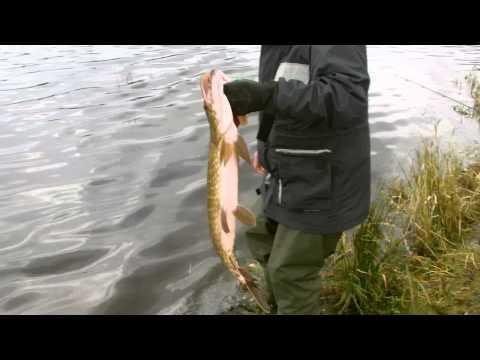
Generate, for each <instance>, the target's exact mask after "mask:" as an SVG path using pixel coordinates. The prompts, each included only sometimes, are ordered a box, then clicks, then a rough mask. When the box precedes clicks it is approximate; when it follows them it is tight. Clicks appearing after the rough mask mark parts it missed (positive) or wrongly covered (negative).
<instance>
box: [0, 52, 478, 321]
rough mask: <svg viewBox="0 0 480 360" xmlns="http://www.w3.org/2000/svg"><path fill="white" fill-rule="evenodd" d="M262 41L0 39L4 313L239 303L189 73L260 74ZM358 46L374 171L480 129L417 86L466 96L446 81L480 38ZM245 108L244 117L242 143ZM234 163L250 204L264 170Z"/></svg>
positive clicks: (466, 65)
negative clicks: (210, 224) (219, 243)
mask: <svg viewBox="0 0 480 360" xmlns="http://www.w3.org/2000/svg"><path fill="white" fill-rule="evenodd" d="M259 50H260V47H259V46H231V45H225V46H199V45H192V46H184V45H182V46H1V47H0V205H1V207H0V313H2V314H119V313H120V314H124V313H129V314H176V313H180V314H185V313H188V314H192V313H193V314H216V313H220V312H221V311H223V310H224V309H225V308H226V307H227V306H229V305H230V304H232V303H233V302H235V299H236V287H235V284H234V283H233V281H232V278H231V277H230V275H229V274H228V273H226V272H225V271H224V269H223V267H222V266H221V265H220V263H219V260H218V258H217V257H216V256H215V254H214V253H213V251H212V248H211V246H210V242H209V238H208V232H207V226H206V214H205V199H206V188H205V174H206V161H207V142H208V126H207V122H206V119H205V116H204V113H203V111H202V108H201V100H200V94H199V91H198V78H199V75H200V74H201V73H202V72H204V71H207V70H209V69H211V68H213V67H217V68H220V69H222V70H223V71H224V72H225V73H226V74H228V75H229V76H231V77H233V78H250V79H255V78H256V74H257V71H258V56H259ZM368 50H369V64H370V65H369V67H370V73H371V77H372V86H371V93H370V112H371V117H370V121H371V124H372V125H371V128H372V161H373V177H374V184H377V183H378V182H379V181H381V180H383V179H385V178H388V177H390V176H393V175H395V174H397V173H399V169H400V167H401V166H403V165H404V164H405V163H406V162H407V161H408V158H409V156H410V155H411V154H412V150H413V149H414V148H415V146H416V144H418V141H419V139H420V138H421V137H422V136H431V134H432V132H433V129H434V126H435V124H437V132H438V134H439V136H440V137H441V138H442V139H446V140H451V141H454V142H456V143H458V144H460V145H462V146H463V145H470V144H474V143H475V142H476V140H477V138H478V136H479V126H478V124H477V123H476V122H474V121H472V120H469V119H466V118H462V117H461V116H460V115H458V114H457V113H455V112H454V111H453V110H452V107H453V105H455V103H452V102H451V101H449V100H446V99H445V98H443V97H441V96H439V95H438V94H436V93H434V92H431V91H429V90H426V89H425V88H424V87H421V86H419V85H418V84H421V85H423V86H426V87H428V88H431V89H434V90H436V91H439V92H441V93H443V94H445V95H448V96H450V97H452V98H455V99H457V100H459V101H463V102H466V103H468V102H469V101H470V99H469V98H468V93H467V91H466V89H465V88H464V87H462V86H459V85H458V84H457V83H456V82H457V81H460V80H461V79H462V78H463V76H464V75H465V74H466V73H467V72H468V71H469V70H471V69H472V67H473V66H474V65H480V47H478V46H458V45H452V46H448V45H444V46H420V45H417V46H389V45H384V46H369V48H368ZM408 79H409V80H413V81H415V83H413V82H410V81H408ZM256 120H257V119H256V117H255V116H252V117H251V121H250V125H249V126H248V127H246V128H244V129H243V134H244V137H245V138H246V139H247V142H248V143H250V144H251V150H252V151H253V150H254V139H255V134H256V125H257V122H256ZM242 169H243V171H242V175H241V179H240V181H241V184H240V186H241V194H240V197H241V202H242V203H244V204H246V205H249V204H250V203H251V202H253V201H254V200H255V197H256V195H255V193H254V189H255V186H256V185H258V183H259V181H260V179H259V178H258V177H257V176H256V175H254V174H252V173H251V172H250V171H248V169H247V168H245V167H243V168H242ZM239 253H240V255H243V256H244V255H246V252H245V249H244V245H243V242H242V241H241V239H240V240H239Z"/></svg>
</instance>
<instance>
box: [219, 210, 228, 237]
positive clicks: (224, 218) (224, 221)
mask: <svg viewBox="0 0 480 360" xmlns="http://www.w3.org/2000/svg"><path fill="white" fill-rule="evenodd" d="M220 218H221V221H222V229H223V231H224V232H225V233H227V234H228V233H229V232H230V228H229V227H228V222H227V214H226V213H225V210H224V209H222V213H221V216H220Z"/></svg>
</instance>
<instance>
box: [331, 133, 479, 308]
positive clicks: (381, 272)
mask: <svg viewBox="0 0 480 360" xmlns="http://www.w3.org/2000/svg"><path fill="white" fill-rule="evenodd" d="M479 164H480V162H477V163H474V164H471V165H470V166H468V167H466V168H465V167H464V165H463V161H462V160H461V157H460V155H459V154H458V153H457V152H456V151H455V150H454V149H453V148H449V149H447V150H442V149H441V148H440V146H439V145H438V143H437V142H436V141H434V140H430V141H425V142H424V143H423V145H422V146H421V148H420V149H419V150H418V151H417V152H416V153H415V158H414V161H413V163H412V165H411V167H410V169H409V170H408V171H407V172H406V174H405V175H406V176H405V178H404V179H403V180H397V181H395V182H393V183H392V184H390V185H389V186H388V187H387V188H386V191H385V192H383V195H382V196H380V197H379V199H378V200H377V202H376V203H375V204H373V206H372V208H371V212H370V215H369V217H368V219H367V221H366V222H365V223H364V224H362V225H361V226H360V227H359V228H358V229H357V231H356V232H355V233H354V235H353V237H352V239H351V240H350V241H348V239H347V237H344V238H343V239H342V241H341V244H340V246H339V249H338V251H337V255H336V256H335V258H334V265H333V279H334V287H335V289H336V299H337V301H336V304H335V305H336V309H337V311H338V312H339V313H358V314H406V313H409V314H411V313H414V314H425V313H442V312H448V309H452V306H453V305H452V304H454V303H455V301H457V299H458V296H457V295H458V294H460V293H462V294H464V295H465V294H466V290H465V289H466V288H468V287H465V286H463V288H461V289H460V290H458V291H457V293H452V291H451V289H452V288H455V286H457V285H458V283H470V284H472V283H474V282H473V280H471V278H472V276H471V271H472V269H474V268H476V266H477V265H476V264H477V262H478V259H477V256H478V252H477V251H474V250H472V249H471V248H469V247H468V246H467V245H466V240H467V239H468V238H469V237H471V236H472V234H473V229H474V226H475V225H476V224H478V223H479V222H480V181H479V173H480V165H479ZM391 230H393V231H391ZM469 274H470V275H469ZM474 278H475V277H474ZM469 279H470V280H469ZM478 290H479V294H480V276H478ZM455 294H457V295H455ZM465 296H466V295H465ZM478 302H479V311H480V298H479V301H478ZM460 308H461V307H460Z"/></svg>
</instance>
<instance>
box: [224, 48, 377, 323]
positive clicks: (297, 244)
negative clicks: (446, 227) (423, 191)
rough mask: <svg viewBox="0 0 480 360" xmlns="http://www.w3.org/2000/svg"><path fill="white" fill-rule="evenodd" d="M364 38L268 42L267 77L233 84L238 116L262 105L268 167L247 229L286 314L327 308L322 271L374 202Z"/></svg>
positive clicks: (260, 162)
mask: <svg viewBox="0 0 480 360" xmlns="http://www.w3.org/2000/svg"><path fill="white" fill-rule="evenodd" d="M369 86H370V77H369V74H368V66H367V51H366V46H365V45H262V47H261V54H260V69H259V81H252V80H236V81H232V82H228V83H226V84H225V85H224V94H225V95H226V97H227V99H228V101H229V103H230V105H231V108H232V111H233V114H234V115H235V116H243V115H247V114H250V113H253V112H260V113H259V130H258V134H257V140H258V145H257V150H258V157H257V154H256V156H255V159H257V160H256V161H255V160H254V166H255V169H256V170H257V172H258V173H260V174H262V175H263V182H262V185H261V187H260V189H258V190H257V192H258V193H259V194H261V198H260V199H259V201H258V203H257V204H256V210H257V222H256V225H255V226H254V227H251V228H250V229H249V230H248V231H247V243H248V246H249V248H250V251H251V252H252V254H253V256H254V258H255V259H256V260H258V261H259V262H260V263H261V264H262V266H264V268H265V274H266V279H267V284H268V290H269V291H268V292H269V302H270V304H271V305H272V306H274V307H275V308H276V311H277V313H278V314H319V313H320V297H319V289H320V286H321V278H320V276H319V272H320V270H321V269H322V267H323V265H324V261H325V259H326V258H327V257H328V256H329V255H332V254H333V253H334V252H335V249H336V246H337V244H338V241H339V239H340V238H341V236H342V234H343V232H345V231H347V230H349V229H352V228H354V227H355V226H357V225H359V224H361V223H362V222H364V221H365V220H366V218H367V216H368V212H369V208H370V182H371V175H370V129H369V123H368V90H369Z"/></svg>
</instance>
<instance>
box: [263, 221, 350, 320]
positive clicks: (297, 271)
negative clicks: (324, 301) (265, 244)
mask: <svg viewBox="0 0 480 360" xmlns="http://www.w3.org/2000/svg"><path fill="white" fill-rule="evenodd" d="M341 235H342V234H335V235H313V234H306V233H303V232H301V231H297V230H292V229H289V228H287V227H286V226H284V225H279V226H278V229H277V232H276V235H275V239H274V242H273V248H272V251H271V254H270V258H269V261H268V264H267V273H268V275H269V278H270V284H271V288H272V290H273V295H274V298H275V300H276V302H277V306H278V314H297V315H300V314H319V313H320V296H319V290H320V286H321V278H320V275H319V274H320V270H321V269H322V267H323V264H324V260H325V258H327V257H328V256H329V255H331V254H332V253H333V252H334V251H335V248H336V246H337V243H338V240H339V239H340V237H341Z"/></svg>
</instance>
